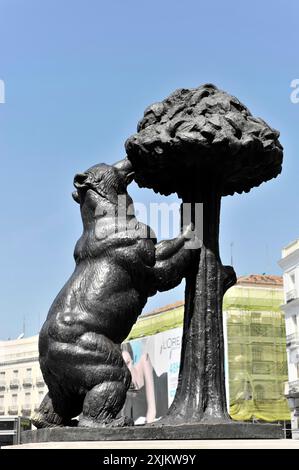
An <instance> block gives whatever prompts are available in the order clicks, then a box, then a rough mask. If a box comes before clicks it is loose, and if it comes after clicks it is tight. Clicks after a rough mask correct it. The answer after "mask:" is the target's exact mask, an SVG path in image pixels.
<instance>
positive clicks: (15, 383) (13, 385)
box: [9, 379, 20, 388]
mask: <svg viewBox="0 0 299 470" xmlns="http://www.w3.org/2000/svg"><path fill="white" fill-rule="evenodd" d="M19 383H20V381H19V379H11V381H10V384H9V386H10V388H19Z"/></svg>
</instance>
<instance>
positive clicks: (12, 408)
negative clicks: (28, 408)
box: [8, 405, 18, 415]
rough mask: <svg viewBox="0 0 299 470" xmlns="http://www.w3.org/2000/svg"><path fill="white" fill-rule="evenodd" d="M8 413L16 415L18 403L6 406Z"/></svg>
mask: <svg viewBox="0 0 299 470" xmlns="http://www.w3.org/2000/svg"><path fill="white" fill-rule="evenodd" d="M8 414H9V415H17V414H18V405H11V406H9V407H8Z"/></svg>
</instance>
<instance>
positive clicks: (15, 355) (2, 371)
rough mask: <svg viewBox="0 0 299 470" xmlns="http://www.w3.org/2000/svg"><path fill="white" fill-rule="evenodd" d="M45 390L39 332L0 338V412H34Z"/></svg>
mask: <svg viewBox="0 0 299 470" xmlns="http://www.w3.org/2000/svg"><path fill="white" fill-rule="evenodd" d="M46 393H47V387H46V385H45V383H44V379H43V377H42V374H41V371H40V368H39V362H38V336H32V337H30V338H24V339H17V340H12V341H0V415H12V416H14V415H16V416H17V415H19V416H21V415H23V416H31V415H32V414H33V412H34V410H36V409H37V408H38V406H39V404H40V402H41V401H42V399H43V397H44V396H45V394H46Z"/></svg>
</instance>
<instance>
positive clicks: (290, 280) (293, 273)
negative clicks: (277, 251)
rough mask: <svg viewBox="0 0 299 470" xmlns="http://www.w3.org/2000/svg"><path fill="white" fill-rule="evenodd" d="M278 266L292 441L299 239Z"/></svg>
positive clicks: (296, 412)
mask: <svg viewBox="0 0 299 470" xmlns="http://www.w3.org/2000/svg"><path fill="white" fill-rule="evenodd" d="M279 265H280V267H281V268H282V270H283V284H284V303H283V305H282V307H281V308H282V310H283V311H284V314H285V322H286V335H287V357H288V382H287V383H286V387H285V393H286V397H287V398H288V402H289V406H290V410H291V416H292V419H291V423H292V435H293V438H295V439H299V239H297V240H295V241H293V242H292V243H290V244H289V245H287V246H286V247H285V248H283V249H282V257H281V260H280V261H279Z"/></svg>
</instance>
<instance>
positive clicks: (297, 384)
mask: <svg viewBox="0 0 299 470" xmlns="http://www.w3.org/2000/svg"><path fill="white" fill-rule="evenodd" d="M294 392H299V380H293V381H292V382H289V393H294Z"/></svg>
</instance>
